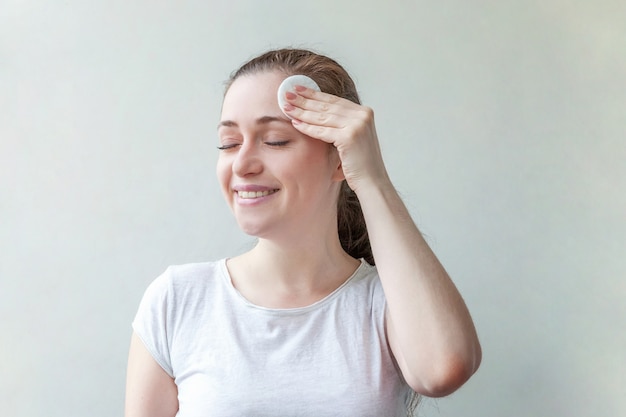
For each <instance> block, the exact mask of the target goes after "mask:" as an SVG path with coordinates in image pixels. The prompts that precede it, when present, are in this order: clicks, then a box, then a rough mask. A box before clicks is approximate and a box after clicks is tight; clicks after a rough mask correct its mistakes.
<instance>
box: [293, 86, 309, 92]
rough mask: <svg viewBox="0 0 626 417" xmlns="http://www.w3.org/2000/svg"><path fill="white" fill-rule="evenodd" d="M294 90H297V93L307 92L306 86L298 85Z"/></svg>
mask: <svg viewBox="0 0 626 417" xmlns="http://www.w3.org/2000/svg"><path fill="white" fill-rule="evenodd" d="M294 89H295V90H296V91H304V90H306V87H305V86H303V85H296V86H295V87H294Z"/></svg>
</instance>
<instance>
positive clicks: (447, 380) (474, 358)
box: [406, 347, 482, 398]
mask: <svg viewBox="0 0 626 417" xmlns="http://www.w3.org/2000/svg"><path fill="white" fill-rule="evenodd" d="M481 359H482V353H481V351H480V347H478V348H477V351H476V353H475V354H473V355H471V356H470V357H464V356H463V355H458V354H451V355H447V356H446V357H445V358H441V359H439V360H437V361H435V363H432V364H431V366H430V367H429V369H428V370H426V372H423V373H422V374H421V375H410V376H408V378H406V382H407V383H408V384H409V386H410V387H411V388H412V389H413V390H414V391H415V392H417V393H419V394H422V395H424V396H427V397H435V398H436V397H445V396H446V395H450V394H452V393H453V392H454V391H456V390H457V389H459V388H460V387H461V386H462V385H463V384H465V382H467V381H468V380H469V379H470V377H471V376H472V375H473V374H474V373H475V372H476V371H477V370H478V367H479V366H480V362H481Z"/></svg>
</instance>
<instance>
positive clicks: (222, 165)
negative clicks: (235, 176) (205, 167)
mask: <svg viewBox="0 0 626 417" xmlns="http://www.w3.org/2000/svg"><path fill="white" fill-rule="evenodd" d="M230 172H231V169H230V165H229V164H228V163H227V162H226V161H225V160H224V159H223V158H221V157H220V158H218V160H217V164H215V175H216V177H217V181H218V182H219V183H220V186H221V187H222V189H223V190H224V191H226V189H227V188H228V185H229V181H230V175H229V174H230Z"/></svg>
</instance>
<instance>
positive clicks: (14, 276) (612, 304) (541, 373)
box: [0, 0, 626, 417]
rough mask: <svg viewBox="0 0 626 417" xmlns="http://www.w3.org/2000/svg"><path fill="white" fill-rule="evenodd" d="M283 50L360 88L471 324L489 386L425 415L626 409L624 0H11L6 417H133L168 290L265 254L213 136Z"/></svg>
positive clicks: (4, 190) (1, 314) (3, 215)
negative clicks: (250, 252) (148, 345)
mask: <svg viewBox="0 0 626 417" xmlns="http://www.w3.org/2000/svg"><path fill="white" fill-rule="evenodd" d="M280 46H302V47H308V48H313V49H316V50H318V51H321V52H323V53H326V54H328V55H330V56H332V57H334V58H336V59H337V60H338V61H340V62H341V63H342V64H344V65H345V66H346V68H347V69H348V70H349V71H350V72H351V74H352V75H353V76H354V79H355V80H356V82H357V85H358V87H359V90H360V92H361V95H362V100H363V101H364V103H366V104H367V105H369V106H371V107H373V108H374V110H375V112H376V121H377V126H378V130H379V135H380V138H381V141H382V147H383V153H384V157H385V159H386V161H387V163H388V167H389V171H390V174H391V176H392V178H393V180H394V182H395V184H396V186H397V188H398V190H399V191H400V192H401V193H402V195H403V196H404V198H405V200H406V202H407V205H408V206H409V208H410V210H411V212H412V214H413V215H414V218H415V220H416V222H417V223H418V225H419V226H420V228H421V229H422V231H423V232H424V234H425V235H426V236H427V237H428V240H429V242H430V243H431V244H432V246H433V248H434V250H435V251H436V253H437V254H438V255H439V256H440V258H441V260H442V261H443V262H444V264H445V265H446V267H447V269H448V270H449V272H450V273H451V275H452V276H453V278H454V280H455V282H456V283H457V285H458V287H459V288H460V290H461V292H462V294H463V295H464V297H465V299H466V301H467V303H468V305H469V307H470V310H471V312H472V314H473V316H474V319H475V322H476V325H477V328H478V332H479V334H480V337H481V341H482V344H483V349H484V360H483V364H482V367H481V369H480V370H479V372H478V373H477V374H476V375H475V376H474V377H473V378H472V379H471V380H470V382H468V383H467V384H466V385H465V386H464V387H462V388H461V389H460V390H459V391H458V392H457V393H455V394H453V395H452V396H451V397H448V398H445V399H440V400H436V401H435V400H425V401H424V402H423V405H422V406H421V408H420V415H422V416H426V417H434V416H481V417H486V416H490V417H491V416H493V417H502V416H508V417H518V416H550V417H553V416H592V415H593V416H611V417H613V416H615V417H616V416H624V415H626V302H625V300H626V256H625V255H626V254H625V252H626V162H625V161H626V2H624V1H621V0H615V1H611V0H599V1H593V2H592V1H586V2H585V1H559V0H552V1H551V0H542V1H538V0H537V1H525V2H514V1H500V2H495V1H462V0H451V1H444V2H427V1H388V2H383V1H373V0H368V1H364V0H362V1H359V2H356V1H355V2H351V1H339V0H323V1H320V0H318V1H311V2H296V1H278V0H275V1H271V2H270V1H260V0H247V1H235V0H231V1H216V0H210V1H207V0H204V1H200V0H198V1H178V2H174V1H120V0H106V1H105V0H102V1H77V0H68V1H60V0H59V1H54V2H53V1H26V0H24V1H19V0H0V193H1V194H0V326H1V327H0V408H1V409H2V414H3V415H6V416H47V417H60V416H64V417H66V416H90V417H105V416H106V417H110V416H115V415H118V416H119V415H122V412H123V411H122V410H123V397H124V378H125V366H126V354H127V349H128V341H129V337H130V332H131V330H130V322H131V320H132V318H133V316H134V314H135V310H136V308H137V305H138V302H139V300H140V297H141V295H142V293H143V291H144V289H145V288H146V286H147V285H148V283H149V282H151V281H152V279H154V278H155V277H156V276H157V275H158V274H159V273H161V272H162V271H163V270H164V268H165V267H166V266H167V265H169V264H179V263H185V262H192V261H202V260H210V259H217V258H221V257H223V256H228V255H233V254H236V253H239V252H241V251H243V250H245V249H246V248H247V247H249V246H250V244H251V243H252V241H253V240H252V239H251V238H249V237H246V236H244V235H242V234H241V233H240V232H239V231H238V230H237V228H236V225H235V223H234V221H233V220H232V218H231V216H230V213H229V211H228V209H227V207H226V205H225V203H224V202H223V201H222V197H221V194H220V192H219V190H218V187H217V183H216V180H215V174H214V163H215V159H216V155H217V151H216V149H215V146H216V144H217V142H216V123H217V121H218V118H219V107H220V104H221V97H222V92H223V81H225V80H226V79H227V77H228V75H229V73H230V72H231V71H232V70H234V69H235V68H236V67H237V66H238V65H239V64H241V63H242V62H243V61H245V60H247V59H248V58H250V57H251V56H253V55H255V54H257V53H259V52H262V51H264V50H266V49H268V48H270V47H280ZM242 395H243V397H245V393H243V394H242Z"/></svg>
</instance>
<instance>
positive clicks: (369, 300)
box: [345, 261, 385, 310]
mask: <svg viewBox="0 0 626 417" xmlns="http://www.w3.org/2000/svg"><path fill="white" fill-rule="evenodd" d="M346 287H347V288H346V289H345V290H346V295H347V296H349V297H351V298H354V301H353V302H357V303H358V304H363V303H365V304H367V305H369V306H370V308H374V309H376V310H377V309H381V308H384V306H385V293H384V292H383V287H382V284H381V282H380V277H379V275H378V270H377V269H376V267H375V266H373V265H370V264H368V263H367V262H365V261H362V263H361V265H360V266H359V268H358V269H357V270H356V272H355V273H354V275H353V276H352V277H351V278H350V279H349V281H348V282H347V285H346Z"/></svg>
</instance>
